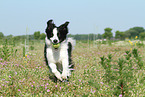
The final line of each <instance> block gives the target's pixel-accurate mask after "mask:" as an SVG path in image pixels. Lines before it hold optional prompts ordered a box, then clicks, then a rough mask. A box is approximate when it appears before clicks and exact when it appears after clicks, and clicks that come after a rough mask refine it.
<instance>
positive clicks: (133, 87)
mask: <svg viewBox="0 0 145 97" xmlns="http://www.w3.org/2000/svg"><path fill="white" fill-rule="evenodd" d="M136 41H138V42H136ZM11 42H12V41H5V42H3V43H1V44H0V47H1V48H0V52H1V53H0V97H27V96H28V97H31V96H33V97H49V96H50V97H112V96H113V97H143V96H144V94H145V83H144V82H145V75H144V73H145V66H144V64H145V59H144V57H145V50H144V43H143V41H141V42H140V41H139V40H137V39H136V40H130V41H128V40H127V41H116V42H109V41H105V44H104V43H100V42H99V44H97V43H96V42H95V43H93V42H92V41H90V42H89V45H88V43H86V42H82V41H77V44H76V47H75V49H74V51H73V53H72V59H73V62H74V64H75V67H74V69H75V70H74V71H73V72H72V74H71V77H70V79H69V82H59V81H58V82H54V81H53V80H51V79H50V77H51V76H52V75H51V74H50V72H49V69H48V67H47V66H46V64H45V61H44V54H43V51H44V48H43V47H44V42H42V41H29V42H30V43H29V50H28V52H27V53H26V54H25V53H24V51H25V49H24V45H23V43H22V42H20V41H19V42H13V43H11ZM133 43H134V44H133ZM30 47H31V48H33V49H31V48H30Z"/></svg>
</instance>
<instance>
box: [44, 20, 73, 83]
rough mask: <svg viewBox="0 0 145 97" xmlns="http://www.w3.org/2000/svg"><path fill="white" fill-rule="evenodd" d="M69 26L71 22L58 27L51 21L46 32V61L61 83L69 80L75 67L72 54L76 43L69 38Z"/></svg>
mask: <svg viewBox="0 0 145 97" xmlns="http://www.w3.org/2000/svg"><path fill="white" fill-rule="evenodd" d="M68 24H69V22H65V23H64V24H62V25H60V26H59V27H57V26H55V24H54V23H53V20H49V21H48V22H47V28H46V30H45V32H46V38H45V47H44V57H45V61H46V64H47V65H48V67H49V69H50V71H51V72H52V73H53V74H54V76H55V77H56V78H57V79H59V80H60V81H63V80H67V79H68V77H69V76H70V75H71V72H70V71H71V68H72V67H73V65H72V60H71V52H72V50H73V48H74V46H75V43H76V42H75V40H73V39H72V38H67V34H68V27H67V26H68Z"/></svg>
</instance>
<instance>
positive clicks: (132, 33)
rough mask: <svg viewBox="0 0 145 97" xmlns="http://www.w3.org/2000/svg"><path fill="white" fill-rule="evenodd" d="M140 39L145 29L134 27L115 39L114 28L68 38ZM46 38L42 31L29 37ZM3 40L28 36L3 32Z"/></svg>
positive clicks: (1, 34)
mask: <svg viewBox="0 0 145 97" xmlns="http://www.w3.org/2000/svg"><path fill="white" fill-rule="evenodd" d="M136 36H137V37H139V38H140V39H145V29H144V28H143V27H133V28H130V29H128V30H126V31H119V30H118V31H116V32H115V36H114V37H113V33H112V28H109V27H108V28H105V29H104V33H103V34H76V35H72V34H69V35H68V37H73V38H74V39H76V40H88V39H89V40H96V39H118V40H124V39H126V38H128V39H132V38H135V37H136ZM45 37H46V35H45V33H40V31H36V32H34V34H33V35H28V38H29V40H44V39H45ZM3 38H7V39H9V38H13V39H15V40H22V39H26V35H21V36H13V35H8V36H4V34H3V33H2V32H0V39H3Z"/></svg>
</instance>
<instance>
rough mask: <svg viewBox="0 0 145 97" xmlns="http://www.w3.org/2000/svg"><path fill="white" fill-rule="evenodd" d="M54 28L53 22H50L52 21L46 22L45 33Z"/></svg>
mask: <svg viewBox="0 0 145 97" xmlns="http://www.w3.org/2000/svg"><path fill="white" fill-rule="evenodd" d="M54 27H55V24H54V23H53V20H52V19H51V20H49V21H48V22H47V28H46V33H47V32H48V31H51V30H52V29H53V28H54Z"/></svg>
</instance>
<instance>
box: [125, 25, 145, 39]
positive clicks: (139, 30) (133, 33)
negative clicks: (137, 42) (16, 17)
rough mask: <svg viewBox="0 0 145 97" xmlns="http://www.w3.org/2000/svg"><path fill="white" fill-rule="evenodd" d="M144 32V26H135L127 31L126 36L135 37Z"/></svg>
mask: <svg viewBox="0 0 145 97" xmlns="http://www.w3.org/2000/svg"><path fill="white" fill-rule="evenodd" d="M142 32H145V29H144V28H143V27H133V28H130V29H129V30H127V31H125V36H126V37H129V38H135V37H136V36H138V37H139V35H140V33H142Z"/></svg>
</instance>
